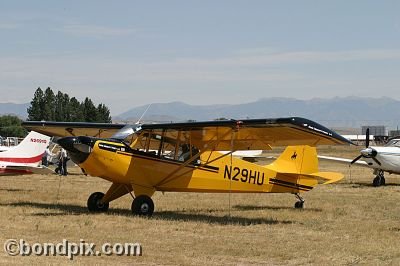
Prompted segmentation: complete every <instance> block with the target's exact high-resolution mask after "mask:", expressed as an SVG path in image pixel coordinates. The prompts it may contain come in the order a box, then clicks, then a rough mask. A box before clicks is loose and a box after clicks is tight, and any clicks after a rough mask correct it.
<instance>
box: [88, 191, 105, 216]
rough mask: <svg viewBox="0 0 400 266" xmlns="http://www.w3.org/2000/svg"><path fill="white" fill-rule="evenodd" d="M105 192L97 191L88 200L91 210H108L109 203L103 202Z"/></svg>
mask: <svg viewBox="0 0 400 266" xmlns="http://www.w3.org/2000/svg"><path fill="white" fill-rule="evenodd" d="M103 197H104V193H102V192H95V193H93V194H92V195H90V197H89V198H88V200H87V207H88V209H89V211H90V212H106V211H108V207H109V203H108V202H107V203H101V202H100V201H101V199H102V198H103Z"/></svg>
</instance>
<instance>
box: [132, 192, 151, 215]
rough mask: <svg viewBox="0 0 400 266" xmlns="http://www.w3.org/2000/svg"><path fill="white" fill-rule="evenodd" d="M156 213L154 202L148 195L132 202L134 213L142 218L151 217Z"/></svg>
mask: <svg viewBox="0 0 400 266" xmlns="http://www.w3.org/2000/svg"><path fill="white" fill-rule="evenodd" d="M153 212H154V203H153V200H152V199H151V198H150V197H149V196H146V195H140V196H138V197H136V198H135V199H134V200H133V202H132V213H133V214H135V215H140V216H151V215H152V214H153Z"/></svg>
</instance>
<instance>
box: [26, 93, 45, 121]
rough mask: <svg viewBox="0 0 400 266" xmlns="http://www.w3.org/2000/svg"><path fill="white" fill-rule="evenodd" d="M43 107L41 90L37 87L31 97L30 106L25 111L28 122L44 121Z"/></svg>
mask: <svg viewBox="0 0 400 266" xmlns="http://www.w3.org/2000/svg"><path fill="white" fill-rule="evenodd" d="M44 106H45V104H44V94H43V91H42V89H41V88H40V87H39V88H38V89H37V90H36V91H35V94H34V95H33V99H32V101H31V106H30V107H28V109H27V111H28V120H36V121H41V120H44Z"/></svg>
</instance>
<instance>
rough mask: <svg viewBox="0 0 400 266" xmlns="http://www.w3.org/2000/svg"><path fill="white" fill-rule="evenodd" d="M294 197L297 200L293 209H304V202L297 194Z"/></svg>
mask: <svg viewBox="0 0 400 266" xmlns="http://www.w3.org/2000/svg"><path fill="white" fill-rule="evenodd" d="M294 195H295V196H296V198H297V199H298V201H297V202H296V203H295V204H294V207H295V208H296V209H303V207H304V201H305V200H304V199H303V198H302V197H301V196H300V194H299V193H295V194H294Z"/></svg>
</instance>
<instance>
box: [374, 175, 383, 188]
mask: <svg viewBox="0 0 400 266" xmlns="http://www.w3.org/2000/svg"><path fill="white" fill-rule="evenodd" d="M381 179H382V178H381V177H380V176H376V177H375V178H374V180H373V181H372V185H373V186H374V187H379V186H380V185H381V184H382V183H381Z"/></svg>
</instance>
